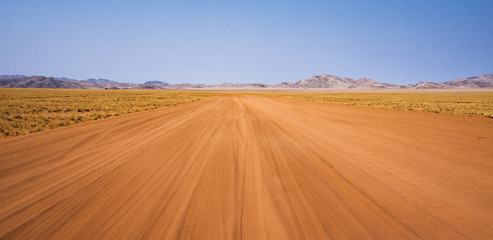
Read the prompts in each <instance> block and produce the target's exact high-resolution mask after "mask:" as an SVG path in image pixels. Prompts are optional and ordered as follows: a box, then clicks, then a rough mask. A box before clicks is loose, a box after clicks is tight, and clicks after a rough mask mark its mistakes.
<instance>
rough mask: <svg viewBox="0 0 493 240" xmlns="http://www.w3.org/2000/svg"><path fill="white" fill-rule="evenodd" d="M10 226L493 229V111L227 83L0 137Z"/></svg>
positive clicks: (265, 231) (391, 233) (207, 232)
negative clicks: (279, 94) (404, 107)
mask: <svg viewBox="0 0 493 240" xmlns="http://www.w3.org/2000/svg"><path fill="white" fill-rule="evenodd" d="M0 238H1V239H189V238H191V239H468V238H470V239H493V119H488V118H483V117H467V116H450V115H441V114H431V113H424V112H405V111H392V110H382V109H370V108H358V107H351V106H344V105H334V104H326V103H325V104H324V103H315V102H305V101H298V100H292V99H284V98H273V97H265V96H249V95H241V94H229V95H224V96H219V97H214V98H210V99H206V100H203V101H200V102H195V103H190V104H184V105H179V106H175V107H168V108H162V109H158V110H154V111H149V112H141V113H136V114H130V115H126V116H120V117H116V118H110V119H105V120H100V121H94V122H89V123H84V124H80V125H76V126H70V127H65V128H60V129H55V130H49V131H45V132H40V133H36V134H31V135H27V136H21V137H14V138H7V139H3V140H1V141H0Z"/></svg>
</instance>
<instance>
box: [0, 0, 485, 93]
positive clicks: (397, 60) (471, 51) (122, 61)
mask: <svg viewBox="0 0 493 240" xmlns="http://www.w3.org/2000/svg"><path fill="white" fill-rule="evenodd" d="M0 11H1V14H0V74H23V75H44V76H54V77H69V78H75V79H87V78H107V79H111V80H115V81H119V82H133V83H143V82H145V81H155V80H159V81H166V82H169V83H184V82H186V83H199V82H200V83H222V82H264V83H278V82H282V81H297V80H300V79H303V78H307V77H309V76H312V75H317V74H322V73H326V74H332V75H336V76H340V77H351V78H361V77H368V78H372V79H374V80H377V81H380V82H387V83H396V84H407V83H416V82H419V81H434V82H443V81H448V80H452V79H455V78H460V77H470V76H477V75H482V74H487V73H493V0H443V1H441V0H440V1H439V0H413V1H404V0H375V1H371V0H359V1H358V0H340V1H337V0H335V1H330V0H326V1H310V0H299V1H289V0H288V1H267V0H245V1H210V0H202V1H186V0H183V1H180V0H177V1H158V0H156V1H149V0H147V1H146V0H142V1H138V0H134V1H116V0H114V1H104V0H99V1H92V0H85V1H67V0H58V1H55V0H32V1H29V0H0Z"/></svg>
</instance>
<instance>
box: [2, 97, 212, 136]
mask: <svg viewBox="0 0 493 240" xmlns="http://www.w3.org/2000/svg"><path fill="white" fill-rule="evenodd" d="M213 95H215V93H211V92H190V91H144V90H85V89H84V90H82V89H0V136H1V135H5V136H16V135H22V134H27V133H32V132H39V131H42V130H44V129H51V128H55V127H60V126H68V125H71V124H75V123H80V122H86V121H90V120H96V119H101V118H107V117H111V116H118V115H121V114H127V113H133V112H139V111H144V110H151V109H156V108H159V107H162V106H173V105H176V104H180V103H186V102H193V101H197V100H200V99H202V98H205V97H210V96H213Z"/></svg>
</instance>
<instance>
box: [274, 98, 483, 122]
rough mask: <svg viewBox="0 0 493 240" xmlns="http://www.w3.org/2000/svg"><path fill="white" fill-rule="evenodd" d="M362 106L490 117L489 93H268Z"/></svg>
mask: <svg viewBox="0 0 493 240" xmlns="http://www.w3.org/2000/svg"><path fill="white" fill-rule="evenodd" d="M270 94H271V95H275V96H283V97H288V98H296V99H303V100H310V101H316V102H330V103H339V104H347V105H353V106H362V107H375V108H387V109H398V110H421V111H427V112H434V113H447V114H466V115H480V116H485V117H490V118H493V93H270Z"/></svg>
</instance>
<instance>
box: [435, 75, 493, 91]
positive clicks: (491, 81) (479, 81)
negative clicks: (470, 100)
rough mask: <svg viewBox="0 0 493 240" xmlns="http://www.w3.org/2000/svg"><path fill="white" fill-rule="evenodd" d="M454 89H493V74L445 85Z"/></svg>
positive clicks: (457, 80)
mask: <svg viewBox="0 0 493 240" xmlns="http://www.w3.org/2000/svg"><path fill="white" fill-rule="evenodd" d="M443 84H444V85H445V86H448V87H452V88H493V74H485V75H482V76H478V77H470V78H459V79H455V80H452V81H447V82H444V83H443Z"/></svg>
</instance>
